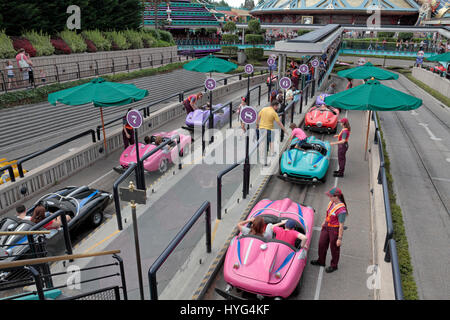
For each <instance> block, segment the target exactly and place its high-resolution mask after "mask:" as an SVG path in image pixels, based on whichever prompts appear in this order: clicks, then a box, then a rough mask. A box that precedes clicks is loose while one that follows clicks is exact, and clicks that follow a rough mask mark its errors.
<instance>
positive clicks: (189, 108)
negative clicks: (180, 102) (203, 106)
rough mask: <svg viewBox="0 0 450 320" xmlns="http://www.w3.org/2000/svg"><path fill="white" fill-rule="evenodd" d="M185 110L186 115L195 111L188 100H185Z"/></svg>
mask: <svg viewBox="0 0 450 320" xmlns="http://www.w3.org/2000/svg"><path fill="white" fill-rule="evenodd" d="M184 109H185V110H186V114H189V113H191V112H192V111H194V109H192V107H191V103H190V102H189V101H187V100H184Z"/></svg>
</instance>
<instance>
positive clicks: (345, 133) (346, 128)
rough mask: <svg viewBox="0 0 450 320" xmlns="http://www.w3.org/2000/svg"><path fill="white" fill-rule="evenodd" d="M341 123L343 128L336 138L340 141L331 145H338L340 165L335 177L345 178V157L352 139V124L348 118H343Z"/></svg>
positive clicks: (334, 174)
mask: <svg viewBox="0 0 450 320" xmlns="http://www.w3.org/2000/svg"><path fill="white" fill-rule="evenodd" d="M339 122H340V123H342V125H343V128H342V130H341V132H339V134H337V135H335V136H334V137H335V138H338V141H333V142H330V145H338V163H339V170H337V171H334V172H333V176H335V177H343V176H344V170H345V162H346V158H345V155H346V153H347V150H348V139H349V137H350V130H351V128H350V123H349V122H348V119H347V118H342V119H341V120H339Z"/></svg>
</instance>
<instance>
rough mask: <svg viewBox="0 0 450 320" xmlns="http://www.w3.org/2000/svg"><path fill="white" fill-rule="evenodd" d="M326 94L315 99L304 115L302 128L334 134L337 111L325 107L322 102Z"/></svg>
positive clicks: (337, 116)
mask: <svg viewBox="0 0 450 320" xmlns="http://www.w3.org/2000/svg"><path fill="white" fill-rule="evenodd" d="M327 96H329V94H327V93H322V94H321V95H319V96H318V97H317V99H316V105H314V106H312V107H311V108H310V109H309V110H308V112H307V113H306V115H305V122H304V128H305V129H306V130H310V131H316V132H326V133H328V134H330V133H335V132H336V130H337V125H338V118H339V109H338V108H334V107H331V106H327V105H326V104H325V102H324V100H325V97H327Z"/></svg>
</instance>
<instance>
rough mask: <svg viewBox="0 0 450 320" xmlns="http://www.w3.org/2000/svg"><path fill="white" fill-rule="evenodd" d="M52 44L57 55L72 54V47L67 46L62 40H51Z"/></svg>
mask: <svg viewBox="0 0 450 320" xmlns="http://www.w3.org/2000/svg"><path fill="white" fill-rule="evenodd" d="M50 42H51V43H52V45H53V47H55V53H56V54H71V53H72V50H70V47H69V46H68V45H67V43H66V42H65V41H64V40H63V39H61V38H56V39H51V40H50Z"/></svg>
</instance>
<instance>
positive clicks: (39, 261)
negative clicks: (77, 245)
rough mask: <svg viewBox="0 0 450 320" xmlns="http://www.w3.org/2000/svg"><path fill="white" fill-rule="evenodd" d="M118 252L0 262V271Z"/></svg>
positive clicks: (116, 251) (116, 252)
mask: <svg viewBox="0 0 450 320" xmlns="http://www.w3.org/2000/svg"><path fill="white" fill-rule="evenodd" d="M118 253H120V250H110V251H101V252H93V253H79V254H69V255H62V256H55V257H45V258H34V259H26V260H19V261H12V262H1V261H0V270H1V269H6V268H14V267H24V266H33V265H36V264H43V263H47V262H58V261H65V260H75V259H81V258H91V257H97V256H105V255H109V254H118Z"/></svg>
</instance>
